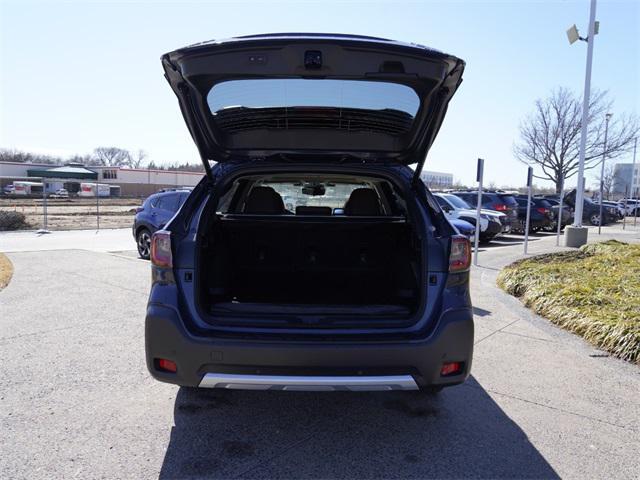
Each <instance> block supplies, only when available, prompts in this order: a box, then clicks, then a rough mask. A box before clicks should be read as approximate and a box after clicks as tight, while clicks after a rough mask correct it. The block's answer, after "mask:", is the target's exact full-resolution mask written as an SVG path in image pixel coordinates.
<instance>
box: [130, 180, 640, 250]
mask: <svg viewBox="0 0 640 480" xmlns="http://www.w3.org/2000/svg"><path fill="white" fill-rule="evenodd" d="M189 193H190V189H165V190H161V191H160V192H158V193H155V194H153V195H151V196H149V197H148V198H147V199H146V200H145V201H144V203H143V205H142V206H141V207H140V208H138V209H137V210H136V217H135V221H134V225H133V235H134V237H135V239H136V243H137V247H138V253H139V254H140V256H141V257H142V258H145V259H148V258H149V256H150V252H151V235H152V234H153V232H155V231H156V230H158V229H161V228H163V227H164V226H165V225H166V223H167V222H168V221H169V220H170V219H171V218H172V217H173V216H174V215H175V213H176V212H177V211H178V209H179V208H180V207H181V206H182V204H183V203H184V201H185V200H186V198H187V196H188V195H189ZM434 195H435V198H436V200H437V202H438V204H439V205H440V208H441V209H442V211H443V212H444V213H445V214H446V215H447V217H448V219H449V221H450V222H451V223H452V224H453V225H454V226H455V227H456V228H457V229H458V231H459V232H460V233H461V234H463V235H466V236H467V237H468V238H473V237H474V235H475V229H476V214H477V212H476V208H477V204H478V192H477V190H476V191H473V190H465V191H448V192H440V193H435V194H434ZM527 201H528V199H527V196H526V195H519V194H512V193H508V192H502V191H491V190H489V191H483V192H482V199H481V202H482V203H481V210H480V241H481V242H483V243H487V242H490V241H491V240H493V239H494V238H496V237H498V236H500V235H503V234H506V233H516V234H523V233H524V229H525V224H526V216H527ZM623 202H625V203H623ZM624 205H626V211H627V214H628V215H633V214H638V215H640V199H628V200H626V201H621V202H619V203H616V202H607V201H605V202H603V217H604V218H605V223H604V224H608V223H613V222H616V221H618V220H620V219H622V217H624V212H625V207H624ZM574 207H575V190H574V191H572V192H569V193H568V194H567V195H566V196H565V198H564V201H563V206H562V220H561V225H560V228H561V229H563V228H564V227H565V226H566V225H569V224H571V223H572V222H573V211H574ZM559 213H560V198H559V197H558V196H556V195H544V196H534V197H533V198H532V199H531V214H530V215H531V216H530V218H529V229H530V231H531V232H537V231H545V232H554V231H556V229H557V225H558V224H557V218H558V215H559ZM599 216H600V205H599V204H598V203H595V202H593V201H592V200H590V199H588V198H585V199H584V207H583V222H585V223H590V224H591V225H598V223H599Z"/></svg>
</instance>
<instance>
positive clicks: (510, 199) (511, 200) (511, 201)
mask: <svg viewBox="0 0 640 480" xmlns="http://www.w3.org/2000/svg"><path fill="white" fill-rule="evenodd" d="M498 197H500V199H501V200H502V201H503V202H504V203H505V204H506V205H509V206H512V207H515V206H517V205H518V202H517V201H516V199H515V197H514V196H513V195H498Z"/></svg>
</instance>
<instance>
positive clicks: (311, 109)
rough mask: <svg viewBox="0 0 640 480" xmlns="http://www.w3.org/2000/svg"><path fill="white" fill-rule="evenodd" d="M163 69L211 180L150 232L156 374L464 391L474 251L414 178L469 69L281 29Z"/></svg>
mask: <svg viewBox="0 0 640 480" xmlns="http://www.w3.org/2000/svg"><path fill="white" fill-rule="evenodd" d="M162 65H163V67H164V71H165V74H166V78H167V79H168V81H169V84H170V85H171V87H172V89H173V90H174V92H175V94H176V95H177V97H178V101H179V103H180V108H181V111H182V114H183V116H184V119H185V121H186V123H187V125H188V127H189V131H190V133H191V135H192V136H193V138H194V140H195V142H196V144H197V146H198V149H199V152H200V154H201V156H202V159H203V164H204V167H205V170H206V175H205V177H204V178H203V180H202V181H201V183H200V184H199V185H198V186H197V187H196V188H195V189H194V190H193V192H192V193H191V195H190V196H189V198H188V199H187V200H186V202H185V204H184V205H183V206H182V208H181V209H180V211H179V212H178V213H177V214H176V216H175V217H173V219H172V220H171V221H170V222H169V223H168V224H167V225H166V226H165V229H164V230H160V231H158V232H156V233H155V234H154V235H153V239H152V247H151V261H152V287H151V293H150V297H149V303H148V307H147V315H146V326H145V332H146V334H145V335H146V356H147V366H148V368H149V371H150V372H151V374H152V375H153V376H154V377H155V378H156V379H158V380H161V381H164V382H169V383H175V384H178V385H184V386H191V387H198V386H200V387H209V388H222V389H252V390H255V389H260V390H274V389H275V390H357V391H362V390H422V391H424V390H427V391H433V390H439V389H441V388H443V387H445V386H449V385H455V384H458V383H461V382H463V381H464V380H465V379H466V378H467V376H468V375H469V371H470V368H471V361H472V352H473V315H472V307H471V299H470V296H469V267H470V258H471V254H470V250H471V249H470V243H469V241H468V239H467V238H465V237H464V236H461V235H459V234H458V233H457V231H456V230H455V229H454V228H453V227H452V225H451V224H450V223H449V222H448V221H447V219H446V218H445V216H444V214H443V213H442V211H441V210H440V208H439V207H438V204H437V202H436V201H435V199H434V198H433V196H432V195H431V193H430V192H429V191H428V190H427V188H426V187H425V186H424V184H423V182H422V181H421V180H420V172H421V171H422V168H423V166H424V163H425V158H426V156H427V152H428V150H429V147H430V146H431V144H432V142H433V140H434V138H435V136H436V132H437V131H438V129H439V128H440V125H441V123H442V120H443V118H444V113H445V111H446V109H447V105H448V103H449V100H450V99H451V98H452V96H453V94H454V93H455V91H456V90H457V88H458V86H459V85H460V82H461V78H462V72H463V70H464V62H463V61H462V60H460V59H458V58H456V57H453V56H451V55H447V54H444V53H441V52H439V51H435V50H431V49H428V48H426V47H423V46H419V45H415V44H406V43H399V42H394V41H390V40H384V39H378V38H371V37H361V36H353V35H336V34H328V35H322V34H281V35H278V34H270V35H258V36H250V37H242V38H236V39H232V40H230V41H221V42H217V41H215V42H205V43H200V44H197V45H194V46H192V47H187V48H183V49H180V50H176V51H174V52H171V53H168V54H166V55H164V56H163V57H162ZM285 93H286V95H285ZM209 160H215V161H216V163H215V165H213V166H212V165H210V163H209ZM411 164H417V166H416V168H415V171H414V170H413V169H411V168H410V167H409V165H411ZM284 198H286V199H287V200H286V202H285V201H283V199H284Z"/></svg>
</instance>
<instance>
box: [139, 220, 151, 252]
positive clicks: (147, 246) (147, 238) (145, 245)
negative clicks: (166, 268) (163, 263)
mask: <svg viewBox="0 0 640 480" xmlns="http://www.w3.org/2000/svg"><path fill="white" fill-rule="evenodd" d="M136 245H137V247H138V255H140V258H142V259H144V260H149V258H151V232H150V231H149V230H148V229H146V228H141V229H140V230H139V231H138V233H137V235H136Z"/></svg>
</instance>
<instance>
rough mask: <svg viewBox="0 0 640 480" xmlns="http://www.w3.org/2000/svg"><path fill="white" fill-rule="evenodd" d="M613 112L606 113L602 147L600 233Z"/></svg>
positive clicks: (599, 229)
mask: <svg viewBox="0 0 640 480" xmlns="http://www.w3.org/2000/svg"><path fill="white" fill-rule="evenodd" d="M612 115H613V113H607V114H606V115H605V121H604V122H605V123H604V148H603V149H602V162H601V163H602V164H601V165H600V217H599V218H598V235H600V231H601V229H602V201H603V200H604V198H603V195H604V162H605V160H606V159H607V134H608V133H609V120H610V119H611V116H612Z"/></svg>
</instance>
